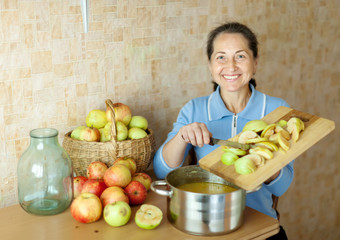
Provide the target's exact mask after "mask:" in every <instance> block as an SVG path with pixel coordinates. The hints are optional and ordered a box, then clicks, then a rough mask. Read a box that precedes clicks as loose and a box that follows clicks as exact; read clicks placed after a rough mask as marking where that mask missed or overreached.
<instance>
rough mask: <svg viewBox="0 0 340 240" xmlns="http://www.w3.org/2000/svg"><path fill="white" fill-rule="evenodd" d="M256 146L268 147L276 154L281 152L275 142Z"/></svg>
mask: <svg viewBox="0 0 340 240" xmlns="http://www.w3.org/2000/svg"><path fill="white" fill-rule="evenodd" d="M255 146H261V147H266V148H268V149H269V150H270V151H272V152H276V151H278V150H279V147H278V146H277V145H276V144H275V143H273V142H259V143H256V144H255Z"/></svg>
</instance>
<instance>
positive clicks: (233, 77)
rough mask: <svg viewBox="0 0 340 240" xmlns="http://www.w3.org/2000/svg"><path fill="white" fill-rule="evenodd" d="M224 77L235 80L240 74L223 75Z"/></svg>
mask: <svg viewBox="0 0 340 240" xmlns="http://www.w3.org/2000/svg"><path fill="white" fill-rule="evenodd" d="M223 77H224V78H225V79H227V80H234V79H236V78H238V75H233V76H226V75H223Z"/></svg>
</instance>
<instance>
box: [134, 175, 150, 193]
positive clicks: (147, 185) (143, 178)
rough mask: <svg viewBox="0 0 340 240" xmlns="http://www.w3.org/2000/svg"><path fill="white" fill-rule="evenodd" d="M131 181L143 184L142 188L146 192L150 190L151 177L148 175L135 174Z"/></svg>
mask: <svg viewBox="0 0 340 240" xmlns="http://www.w3.org/2000/svg"><path fill="white" fill-rule="evenodd" d="M132 181H138V182H140V183H141V184H143V185H144V187H145V188H146V191H148V190H149V189H150V186H151V183H152V179H151V177H150V176H149V175H148V174H146V173H143V172H140V173H135V174H134V175H133V176H132Z"/></svg>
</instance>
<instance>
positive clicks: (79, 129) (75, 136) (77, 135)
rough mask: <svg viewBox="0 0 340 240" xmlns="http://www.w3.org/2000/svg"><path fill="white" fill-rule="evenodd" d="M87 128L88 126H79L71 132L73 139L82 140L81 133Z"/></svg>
mask: <svg viewBox="0 0 340 240" xmlns="http://www.w3.org/2000/svg"><path fill="white" fill-rule="evenodd" d="M85 128H86V126H79V127H77V128H75V129H73V131H72V132H71V138H73V139H77V140H80V135H81V132H82V131H83V130H84V129H85Z"/></svg>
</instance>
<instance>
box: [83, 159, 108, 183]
mask: <svg viewBox="0 0 340 240" xmlns="http://www.w3.org/2000/svg"><path fill="white" fill-rule="evenodd" d="M107 169H108V167H107V166H106V164H105V163H103V162H99V161H95V162H91V163H90V164H89V165H88V166H87V169H86V174H87V177H88V179H103V178H104V173H105V171H106V170H107Z"/></svg>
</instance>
